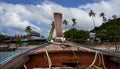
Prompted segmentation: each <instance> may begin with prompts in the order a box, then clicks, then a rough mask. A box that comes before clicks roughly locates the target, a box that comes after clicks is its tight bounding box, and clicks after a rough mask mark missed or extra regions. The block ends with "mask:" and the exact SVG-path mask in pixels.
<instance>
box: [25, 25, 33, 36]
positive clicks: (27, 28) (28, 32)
mask: <svg viewBox="0 0 120 69" xmlns="http://www.w3.org/2000/svg"><path fill="white" fill-rule="evenodd" d="M31 30H32V29H31V26H27V27H26V29H25V32H26V33H27V37H28V38H29V37H30V35H31Z"/></svg>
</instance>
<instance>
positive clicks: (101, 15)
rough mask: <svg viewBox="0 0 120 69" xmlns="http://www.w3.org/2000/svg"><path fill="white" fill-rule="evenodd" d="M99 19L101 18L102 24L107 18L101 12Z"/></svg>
mask: <svg viewBox="0 0 120 69" xmlns="http://www.w3.org/2000/svg"><path fill="white" fill-rule="evenodd" d="M100 17H102V19H103V23H105V22H106V21H107V18H106V17H105V14H104V13H103V12H101V13H100Z"/></svg>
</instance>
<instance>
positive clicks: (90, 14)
mask: <svg viewBox="0 0 120 69" xmlns="http://www.w3.org/2000/svg"><path fill="white" fill-rule="evenodd" d="M89 16H90V17H92V20H93V24H94V28H95V20H94V17H95V13H94V12H93V10H90V12H89Z"/></svg>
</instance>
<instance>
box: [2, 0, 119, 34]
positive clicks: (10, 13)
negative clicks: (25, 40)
mask: <svg viewBox="0 0 120 69" xmlns="http://www.w3.org/2000/svg"><path fill="white" fill-rule="evenodd" d="M119 5H120V1H119V0H107V1H105V0H101V2H99V3H91V4H90V3H89V4H86V5H83V6H79V7H76V8H68V7H63V6H61V5H58V4H55V3H52V2H48V1H47V2H43V3H42V4H41V5H20V4H16V5H14V4H8V3H3V2H2V3H1V4H0V27H1V28H0V31H1V30H2V29H3V28H4V27H10V28H13V29H17V31H18V32H19V31H24V29H25V27H26V26H28V25H31V26H32V27H33V28H34V30H36V31H38V32H40V33H41V34H42V35H46V36H47V35H48V33H49V32H48V31H49V30H50V27H51V25H50V24H51V22H52V21H53V13H54V12H61V13H62V14H63V20H64V19H66V20H67V21H68V22H69V25H68V26H67V28H71V26H72V21H71V19H72V18H73V17H74V18H76V19H77V25H76V27H77V28H78V29H84V30H90V29H92V28H93V23H92V19H91V18H90V17H89V16H88V13H89V10H90V9H92V10H94V12H96V17H95V23H96V26H99V25H101V23H102V21H101V18H100V17H99V14H100V13H101V12H104V13H105V15H106V16H107V17H108V18H110V17H111V16H112V15H114V14H116V15H117V16H118V17H120V8H119ZM31 21H33V22H36V23H39V24H41V25H42V24H44V25H45V26H46V27H47V29H42V28H40V27H39V26H36V25H35V24H33V23H31ZM63 27H64V26H63ZM6 30H7V28H6ZM2 32H4V31H2ZM24 33H25V32H24Z"/></svg>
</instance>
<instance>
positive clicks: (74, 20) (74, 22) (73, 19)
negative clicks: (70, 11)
mask: <svg viewBox="0 0 120 69" xmlns="http://www.w3.org/2000/svg"><path fill="white" fill-rule="evenodd" d="M72 22H73V24H72V26H73V27H74V26H75V25H76V23H77V22H76V19H75V18H72Z"/></svg>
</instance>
